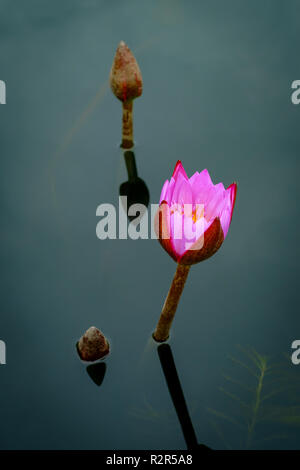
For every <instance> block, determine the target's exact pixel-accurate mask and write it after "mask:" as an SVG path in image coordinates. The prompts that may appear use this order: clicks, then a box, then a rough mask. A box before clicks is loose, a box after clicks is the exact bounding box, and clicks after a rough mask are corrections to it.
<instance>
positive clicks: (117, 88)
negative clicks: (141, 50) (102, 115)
mask: <svg viewBox="0 0 300 470" xmlns="http://www.w3.org/2000/svg"><path fill="white" fill-rule="evenodd" d="M110 86H111V89H112V92H113V93H114V95H115V96H116V97H117V98H118V99H119V100H121V101H123V102H124V101H130V100H133V99H134V98H137V97H138V96H141V94H142V91H143V80H142V74H141V71H140V68H139V66H138V64H137V61H136V60H135V58H134V55H133V54H132V52H131V50H130V49H129V47H128V46H127V45H126V44H125V42H124V41H121V42H120V44H119V45H118V48H117V51H116V55H115V58H114V61H113V64H112V68H111V71H110Z"/></svg>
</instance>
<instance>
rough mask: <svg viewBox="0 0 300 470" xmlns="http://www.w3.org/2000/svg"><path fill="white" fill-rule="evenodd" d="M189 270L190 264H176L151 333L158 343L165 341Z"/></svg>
mask: <svg viewBox="0 0 300 470" xmlns="http://www.w3.org/2000/svg"><path fill="white" fill-rule="evenodd" d="M189 270H190V266H185V265H183V264H178V265H177V269H176V272H175V275H174V278H173V281H172V284H171V287H170V290H169V292H168V296H167V298H166V300H165V303H164V306H163V309H162V312H161V315H160V319H159V321H158V323H157V326H156V330H155V332H154V333H153V338H154V339H155V341H158V342H159V343H162V342H163V341H166V340H167V339H168V337H169V332H170V328H171V325H172V321H173V319H174V316H175V312H176V309H177V305H178V302H179V299H180V296H181V294H182V291H183V288H184V284H185V281H186V279H187V276H188V273H189Z"/></svg>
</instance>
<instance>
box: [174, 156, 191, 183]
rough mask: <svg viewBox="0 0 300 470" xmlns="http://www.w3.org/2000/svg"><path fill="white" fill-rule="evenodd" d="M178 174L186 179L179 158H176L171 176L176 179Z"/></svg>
mask: <svg viewBox="0 0 300 470" xmlns="http://www.w3.org/2000/svg"><path fill="white" fill-rule="evenodd" d="M179 174H181V176H183V177H184V178H185V179H186V180H188V176H187V174H186V172H185V170H184V168H183V166H182V163H181V161H180V160H178V162H177V163H176V165H175V169H174V171H173V175H172V177H173V178H174V179H175V180H176V178H177V176H178V175H179Z"/></svg>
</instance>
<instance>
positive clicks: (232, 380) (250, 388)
mask: <svg viewBox="0 0 300 470" xmlns="http://www.w3.org/2000/svg"><path fill="white" fill-rule="evenodd" d="M223 377H224V379H226V380H227V381H228V382H231V383H233V384H236V385H239V386H240V387H241V388H243V389H244V390H246V391H247V392H251V393H253V392H255V388H253V387H248V385H245V384H244V383H243V382H241V381H240V380H236V379H234V378H233V377H231V376H230V375H225V374H223Z"/></svg>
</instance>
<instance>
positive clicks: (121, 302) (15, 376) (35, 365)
mask: <svg viewBox="0 0 300 470" xmlns="http://www.w3.org/2000/svg"><path fill="white" fill-rule="evenodd" d="M299 14H300V3H299V1H297V0H288V1H283V0H282V1H279V0H264V1H263V2H261V1H260V0H255V1H251V2H250V1H244V0H242V1H241V0H236V1H233V0H228V1H227V2H222V1H216V0H210V1H208V0H207V1H190V2H183V1H177V0H173V1H151V2H145V1H144V2H140V1H138V0H136V1H115V2H107V1H96V0H86V1H83V0H82V1H81V0H72V1H66V0H60V1H58V0H55V1H54V0H53V1H37V0H27V1H26V2H24V1H22V0H15V1H14V2H11V1H10V0H0V79H1V80H5V82H6V86H7V104H6V105H5V106H1V107H0V133H1V141H0V142H1V143H0V149H1V169H0V175H1V283H0V288H1V316H0V339H2V340H4V341H5V342H6V346H7V364H6V365H2V366H1V367H0V384H1V385H0V397H1V407H0V427H1V431H0V447H1V448H3V449H130V448H131V449H132V448H135V449H184V448H185V447H186V442H185V440H184V436H183V432H182V430H181V428H180V424H179V421H178V418H177V415H176V411H175V408H174V406H173V403H172V399H171V396H170V393H169V390H168V387H167V383H166V379H165V377H164V374H163V369H162V367H161V362H160V359H159V355H158V351H157V345H156V344H154V343H153V342H152V340H151V339H149V338H150V337H151V333H152V331H153V329H154V327H155V324H156V322H157V320H158V317H159V314H160V311H161V307H162V304H163V302H164V299H165V296H166V294H167V292H168V289H169V285H170V282H171V279H172V276H173V274H174V272H175V268H176V265H175V263H174V262H173V260H172V259H171V258H170V257H169V256H168V255H167V254H166V253H165V252H164V251H163V250H162V248H161V247H160V245H159V244H158V243H157V241H156V240H137V241H133V240H105V241H101V240H99V239H98V238H97V237H96V232H95V230H96V224H97V222H98V218H97V217H96V208H97V206H98V205H99V204H101V203H112V204H117V203H118V196H119V186H120V185H121V183H123V182H124V181H126V180H127V173H126V167H125V162H124V158H123V155H122V153H121V151H120V149H119V148H118V145H119V142H120V139H121V129H120V124H121V106H120V103H119V102H118V101H117V100H116V99H115V97H114V96H113V95H112V94H111V92H110V90H109V86H108V74H109V70H110V67H111V63H112V59H113V55H114V52H115V49H116V47H117V44H118V42H119V41H120V40H121V39H123V40H125V41H126V42H127V44H128V45H129V47H131V49H132V51H133V52H134V54H135V55H136V57H137V60H138V62H139V65H140V68H141V70H142V74H143V80H144V93H143V95H142V97H141V98H139V99H138V100H136V103H135V105H134V112H135V115H134V118H135V140H136V144H137V145H136V148H135V156H136V164H137V168H138V173H139V176H140V177H141V178H142V179H143V180H144V181H145V183H146V185H147V187H148V189H149V193H150V202H151V203H158V200H159V195H160V191H161V188H162V185H163V183H164V181H165V180H166V179H167V178H169V177H170V176H171V173H172V171H173V168H174V165H175V163H176V161H177V160H178V159H181V160H182V162H183V165H184V167H185V169H186V171H187V173H188V175H189V176H191V175H192V174H193V173H194V172H195V171H196V170H199V171H200V170H202V169H203V168H208V169H209V171H210V174H211V176H212V178H213V180H214V182H219V181H223V183H224V185H225V186H228V185H229V184H231V183H232V182H233V181H235V180H237V181H238V183H239V188H238V196H237V203H236V208H235V212H234V216H233V220H232V224H231V227H230V230H229V234H228V237H227V239H226V240H225V243H224V245H223V246H222V248H221V249H220V251H219V252H218V253H217V254H216V255H215V256H214V257H213V258H211V259H209V260H207V261H205V262H204V263H200V264H199V265H195V266H193V267H192V269H191V272H190V274H189V278H188V281H187V284H186V287H185V291H184V293H183V296H182V299H181V302H180V305H179V308H178V311H177V314H176V318H175V321H174V327H173V330H172V337H171V341H170V346H171V354H172V355H173V357H174V361H175V364H176V368H177V373H178V376H179V379H180V383H181V387H182V390H183V393H184V396H185V399H186V403H187V407H188V410H189V413H190V419H191V423H192V426H193V428H194V433H195V435H196V437H197V440H198V442H199V443H203V444H205V445H207V446H209V447H212V448H226V446H228V447H233V448H245V447H247V446H248V447H250V448H260V449H262V448H280V449H286V448H298V447H299V437H300V427H299V426H300V393H299V391H300V365H299V366H296V365H292V363H291V360H290V355H291V352H292V350H291V343H292V341H294V340H295V339H300V319H299V310H298V308H299V307H297V305H298V304H299V300H298V298H299V293H298V279H299V264H298V260H299V257H298V254H299V248H298V247H299V241H298V236H299V222H298V200H299V199H298V198H299V185H298V174H299V149H300V137H299V119H300V107H297V106H294V105H292V103H291V99H290V95H291V83H292V81H293V80H296V79H299V78H300V67H299V60H298V59H299V51H298V50H297V46H298V43H299V41H298V38H299V26H300V24H299V23H300V20H299V18H300V16H299ZM91 325H95V326H97V327H98V328H100V329H101V330H102V331H103V332H104V333H105V334H106V335H107V337H108V338H109V340H110V342H111V355H110V356H109V357H108V358H107V360H106V370H105V369H104V368H103V367H102V366H101V367H100V369H99V370H98V371H95V370H92V371H91V370H89V371H88V372H89V373H88V372H87V370H86V367H85V365H83V364H82V363H81V362H80V360H79V358H78V356H77V353H76V348H75V343H76V341H77V339H78V338H79V337H80V336H81V334H82V333H83V332H84V331H85V330H86V329H87V328H88V327H89V326H91ZM238 345H240V347H241V348H242V349H241V348H239V347H238ZM249 348H250V349H251V348H252V349H254V350H255V351H257V352H258V353H259V355H260V356H259V357H258V356H255V357H252V359H251V358H249V357H247V354H246V353H245V351H244V350H247V351H248V350H249ZM169 353H170V351H169V352H168V354H169ZM231 356H232V357H234V358H236V361H233V360H232V359H231V358H230V357H231ZM261 356H267V357H268V360H267V366H268V367H269V366H274V368H273V369H268V370H267V373H266V374H264V361H263V360H261ZM240 362H242V363H245V365H247V366H249V367H250V369H247V368H245V367H244V366H242V365H241V364H240ZM275 365H277V366H278V367H277V366H276V367H275ZM167 369H168V368H167ZM253 371H254V374H253ZM93 373H94V374H95V373H96V375H97V373H98V374H100V376H99V375H98V378H97V377H96V378H95V376H94V379H95V380H96V382H97V380H98V382H99V383H100V382H101V380H102V383H101V385H100V386H99V385H97V384H96V383H95V382H94V381H93V380H94V379H93V377H92V376H93ZM101 374H102V376H101ZM103 374H104V377H103ZM262 375H263V377H262ZM259 383H261V384H262V394H261V396H260V398H261V400H260V401H259V402H257V393H256V392H257V390H258V386H259ZM275 392H278V393H275ZM237 397H239V398H238V399H237ZM262 398H265V400H263V401H262ZM181 411H182V410H181Z"/></svg>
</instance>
